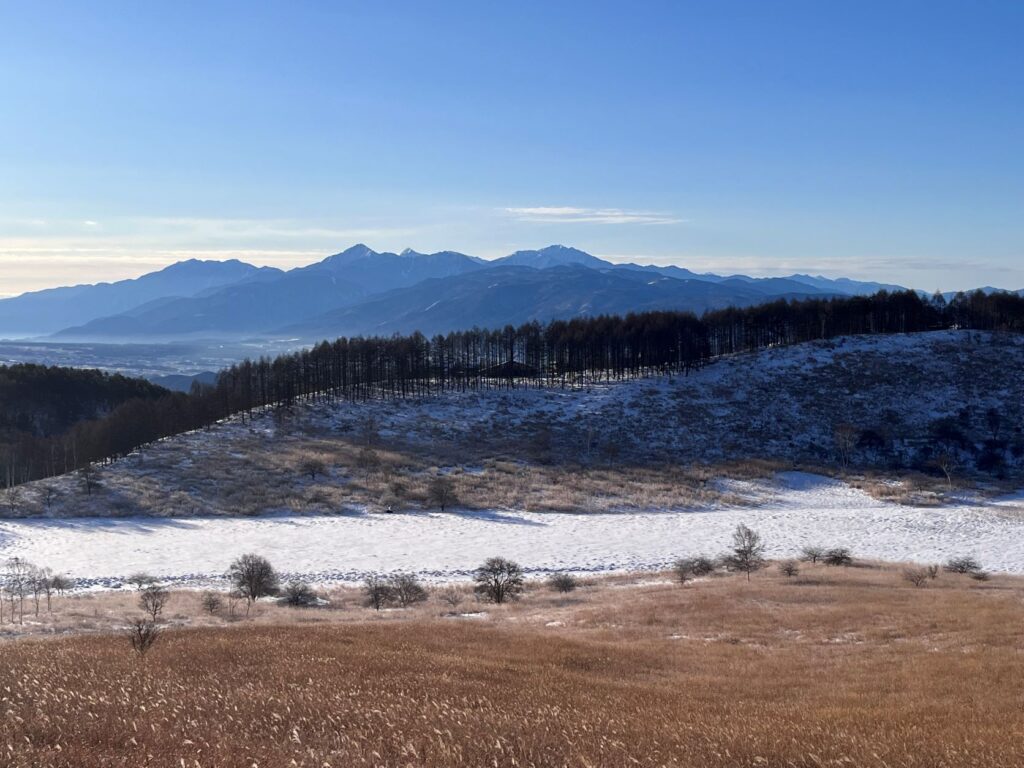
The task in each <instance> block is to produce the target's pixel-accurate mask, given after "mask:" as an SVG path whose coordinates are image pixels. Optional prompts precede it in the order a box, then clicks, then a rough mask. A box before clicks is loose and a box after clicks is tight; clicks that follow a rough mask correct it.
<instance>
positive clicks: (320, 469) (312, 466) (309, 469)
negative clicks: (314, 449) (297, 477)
mask: <svg viewBox="0 0 1024 768" xmlns="http://www.w3.org/2000/svg"><path fill="white" fill-rule="evenodd" d="M299 471H300V472H301V473H302V474H304V475H309V479H310V480H316V476H317V475H322V474H324V473H325V472H326V471H327V464H326V463H325V462H324V460H323V459H322V458H321V457H320V456H316V455H314V454H306V455H304V456H303V457H302V458H301V459H299Z"/></svg>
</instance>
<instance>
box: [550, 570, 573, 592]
mask: <svg viewBox="0 0 1024 768" xmlns="http://www.w3.org/2000/svg"><path fill="white" fill-rule="evenodd" d="M548 586H549V587H550V588H551V589H552V590H553V591H555V592H560V593H562V594H563V595H565V594H568V593H569V592H572V591H574V590H575V589H576V587H578V586H579V582H578V581H577V580H576V577H575V576H573V575H572V574H571V573H553V574H551V576H550V577H549V578H548Z"/></svg>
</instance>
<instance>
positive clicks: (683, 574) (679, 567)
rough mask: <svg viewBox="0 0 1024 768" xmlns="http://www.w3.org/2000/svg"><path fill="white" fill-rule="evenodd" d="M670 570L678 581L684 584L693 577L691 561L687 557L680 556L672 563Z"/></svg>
mask: <svg viewBox="0 0 1024 768" xmlns="http://www.w3.org/2000/svg"><path fill="white" fill-rule="evenodd" d="M672 570H673V571H674V572H675V574H676V579H677V580H678V581H679V583H680V584H682V585H683V586H686V582H688V581H689V580H690V579H692V578H693V561H692V560H691V559H690V558H688V557H681V558H679V559H678V560H676V561H675V562H674V563H672Z"/></svg>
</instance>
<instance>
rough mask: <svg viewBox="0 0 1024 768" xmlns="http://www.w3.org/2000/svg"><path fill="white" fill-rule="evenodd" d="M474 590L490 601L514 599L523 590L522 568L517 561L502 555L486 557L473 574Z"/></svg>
mask: <svg viewBox="0 0 1024 768" xmlns="http://www.w3.org/2000/svg"><path fill="white" fill-rule="evenodd" d="M473 580H474V581H475V582H476V586H475V587H474V591H475V592H476V593H477V594H478V595H479V596H480V598H481V599H483V600H487V601H488V602H492V603H499V604H500V603H504V602H506V601H508V600H515V599H517V598H518V597H519V595H520V594H522V591H523V569H522V568H521V567H520V565H519V563H516V562H514V561H512V560H506V559H505V558H503V557H491V558H488V559H487V560H486V561H485V562H484V563H483V565H481V566H480V567H479V568H477V569H476V573H475V574H474V576H473Z"/></svg>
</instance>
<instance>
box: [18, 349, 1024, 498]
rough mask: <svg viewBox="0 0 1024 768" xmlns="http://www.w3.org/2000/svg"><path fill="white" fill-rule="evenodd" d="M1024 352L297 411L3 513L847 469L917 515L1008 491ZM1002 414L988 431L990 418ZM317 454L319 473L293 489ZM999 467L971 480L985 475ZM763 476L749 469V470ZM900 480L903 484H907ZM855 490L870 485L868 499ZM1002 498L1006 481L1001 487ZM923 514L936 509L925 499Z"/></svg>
mask: <svg viewBox="0 0 1024 768" xmlns="http://www.w3.org/2000/svg"><path fill="white" fill-rule="evenodd" d="M1022 408H1024V338H1022V337H1020V336H999V335H992V334H978V333H967V332H937V333H931V334H917V335H908V336H865V337H854V338H846V339H839V340H836V341H832V342H822V343H815V344H805V345H800V346H795V347H783V348H777V349H772V350H768V351H765V352H762V353H759V354H751V355H740V356H736V357H734V358H730V359H725V360H721V361H719V362H716V363H714V364H712V365H710V366H708V367H707V368H705V369H703V370H701V371H699V372H696V373H694V374H692V375H690V376H674V377H658V378H651V379H645V380H639V381H630V382H622V383H609V384H604V385H598V386H591V387H588V388H586V389H582V390H579V389H576V390H573V389H564V390H562V389H554V390H537V389H517V390H515V391H509V390H489V391H479V392H466V393H461V394H448V395H445V396H443V397H438V398H430V399H422V400H404V401H386V402H381V401H373V402H364V403H347V402H341V403H334V404H325V403H319V404H307V405H302V406H299V407H296V408H295V409H294V410H293V411H292V412H290V413H284V412H277V413H274V414H263V415H260V416H257V417H256V418H255V419H253V420H252V421H246V422H244V423H243V421H242V420H240V419H234V420H231V421H229V422H226V423H223V424H220V425H217V426H215V427H213V428H211V429H208V430H204V431H201V432H197V433H193V434H188V435H181V436H178V437H175V438H170V439H167V440H164V441H162V442H160V443H158V444H156V445H152V446H148V447H146V448H144V449H143V450H141V451H139V452H137V453H136V454H135V455H133V456H131V457H129V458H128V459H126V460H124V461H120V462H117V463H116V464H114V465H112V466H109V467H105V468H102V469H101V470H100V472H99V483H100V485H99V487H98V488H96V489H93V490H92V492H91V493H86V492H85V491H84V488H83V483H82V480H81V478H80V477H78V476H65V477H61V478H57V479H54V480H51V481H46V482H39V483H34V484H30V485H27V486H24V487H23V488H22V489H20V490H19V491H18V493H17V494H16V496H15V498H13V499H4V500H3V501H4V502H5V503H4V505H3V506H0V512H2V513H3V514H4V515H5V516H7V517H19V516H26V515H45V516H85V515H98V516H104V517H108V516H131V515H158V516H191V515H239V514H247V515H251V514H264V513H271V512H277V513H281V512H299V513H324V512H339V511H343V510H350V511H359V510H365V509H371V510H372V509H378V508H382V507H386V506H388V505H390V506H392V507H393V508H395V509H423V508H426V507H427V506H429V505H428V504H427V501H426V493H427V485H428V483H429V480H430V479H431V478H432V477H435V476H437V475H438V474H444V475H446V476H447V477H448V478H450V479H451V481H452V482H453V484H454V486H455V490H456V492H457V495H458V498H459V499H460V500H461V503H462V505H463V506H467V507H472V508H484V509H487V508H511V509H519V510H524V511H547V510H551V511H567V510H573V511H622V510H644V509H651V508H666V507H668V508H697V507H700V508H703V507H708V506H713V505H715V504H721V503H731V502H733V501H735V500H734V499H731V498H729V494H728V493H723V492H722V490H721V489H720V488H719V487H718V486H716V485H715V483H714V482H713V480H714V479H715V478H716V477H720V476H722V475H723V474H724V475H728V476H730V477H733V478H741V479H742V478H751V477H758V476H762V477H763V476H765V475H766V474H769V473H768V472H766V471H765V464H764V462H771V466H770V469H771V470H772V471H774V470H777V469H786V468H790V467H797V466H799V467H804V468H808V467H810V468H813V467H819V468H822V469H824V470H826V471H837V470H838V469H840V461H841V460H842V459H843V458H844V457H843V455H842V454H841V452H840V450H839V445H838V444H837V431H838V430H840V429H844V428H845V429H847V430H848V442H849V444H848V445H847V446H846V451H847V453H848V456H846V457H845V458H848V460H849V465H850V469H851V470H852V471H854V472H855V473H856V472H858V471H860V470H865V469H869V470H872V472H871V474H872V475H873V476H874V477H877V476H878V474H879V473H882V474H884V475H886V476H889V477H891V476H895V475H901V476H903V477H904V480H903V481H902V482H896V483H885V482H875V484H874V486H875V488H876V490H877V491H880V492H882V493H883V494H884V495H888V496H892V497H897V496H902V497H903V498H904V500H909V501H911V502H915V501H917V502H920V501H921V500H923V499H924V498H926V496H927V494H924V493H921V492H919V491H915V487H921V486H922V483H921V482H920V481H919V480H915V479H914V478H913V475H907V474H906V471H907V470H908V469H913V468H915V467H916V468H917V469H919V470H923V471H925V472H929V473H931V475H932V476H933V477H932V479H931V480H928V481H927V483H924V485H925V486H927V484H928V483H930V484H931V488H930V492H931V491H934V490H936V489H942V488H944V487H945V485H946V481H945V479H944V478H941V477H939V472H938V469H937V468H936V467H935V466H934V463H935V456H936V454H937V453H938V452H939V451H944V452H948V453H949V454H950V455H952V457H953V458H954V459H955V461H954V462H953V464H952V466H951V467H949V469H950V472H951V474H952V475H953V476H954V479H971V480H972V482H977V481H981V482H985V481H986V479H991V478H995V477H997V476H1000V475H1001V476H1004V477H1006V478H1008V480H1007V483H1009V484H1010V485H1011V486H1013V487H1016V486H1019V485H1021V484H1022V483H1021V480H1020V474H1021V464H1022V457H1024V433H1022V424H1024V412H1022ZM993 413H995V414H997V419H996V421H997V422H998V423H994V422H993V416H992V414H993ZM310 456H313V457H314V458H316V459H317V460H319V461H322V462H323V463H324V465H325V467H324V469H325V471H324V472H322V473H314V474H312V475H306V474H304V473H303V469H302V465H303V461H304V459H307V458H309V457H310ZM993 456H995V458H996V459H997V460H998V461H996V462H995V464H996V466H994V467H990V468H989V472H987V473H978V472H977V471H976V467H977V465H978V464H979V463H980V462H981V460H982V459H984V458H985V457H988V458H989V459H990V460H991V459H992V457H993ZM752 460H760V461H752ZM908 477H909V479H907V478H908ZM862 485H863V483H862ZM1004 485H1005V484H1004ZM933 500H934V499H933Z"/></svg>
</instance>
